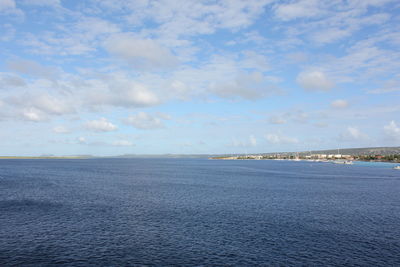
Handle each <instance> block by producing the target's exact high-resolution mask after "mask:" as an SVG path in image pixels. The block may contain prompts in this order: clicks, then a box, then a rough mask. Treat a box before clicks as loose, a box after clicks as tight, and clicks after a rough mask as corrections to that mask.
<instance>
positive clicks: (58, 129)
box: [53, 125, 71, 134]
mask: <svg viewBox="0 0 400 267" xmlns="http://www.w3.org/2000/svg"><path fill="white" fill-rule="evenodd" d="M53 132H55V133H57V134H66V133H70V132H71V131H70V130H69V129H68V128H67V127H65V126H63V125H58V126H55V127H54V128H53Z"/></svg>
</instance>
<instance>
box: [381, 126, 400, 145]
mask: <svg viewBox="0 0 400 267" xmlns="http://www.w3.org/2000/svg"><path fill="white" fill-rule="evenodd" d="M383 130H384V132H385V134H386V136H387V137H388V138H390V139H393V140H397V141H400V127H399V126H397V124H396V122H395V121H391V122H390V123H389V124H388V125H385V126H384V127H383Z"/></svg>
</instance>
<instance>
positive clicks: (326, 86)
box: [297, 71, 335, 91]
mask: <svg viewBox="0 0 400 267" xmlns="http://www.w3.org/2000/svg"><path fill="white" fill-rule="evenodd" d="M297 83H298V84H299V85H300V86H301V87H303V88H304V89H306V90H309V91H329V90H330V89H331V88H333V87H334V86H335V85H334V83H333V82H332V81H331V80H330V79H329V78H328V77H327V76H326V75H325V73H323V72H321V71H307V72H301V73H300V74H299V75H298V76H297Z"/></svg>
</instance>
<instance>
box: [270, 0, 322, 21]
mask: <svg viewBox="0 0 400 267" xmlns="http://www.w3.org/2000/svg"><path fill="white" fill-rule="evenodd" d="M322 15H323V10H322V9H321V8H320V1H318V0H301V1H297V2H294V3H290V4H278V5H276V7H275V16H277V17H278V18H279V19H281V20H285V21H288V20H292V19H298V18H311V17H315V16H322Z"/></svg>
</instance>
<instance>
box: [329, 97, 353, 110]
mask: <svg viewBox="0 0 400 267" xmlns="http://www.w3.org/2000/svg"><path fill="white" fill-rule="evenodd" d="M348 106H349V102H347V101H346V100H344V99H337V100H334V101H332V103H331V107H333V108H337V109H341V108H347V107H348Z"/></svg>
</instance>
